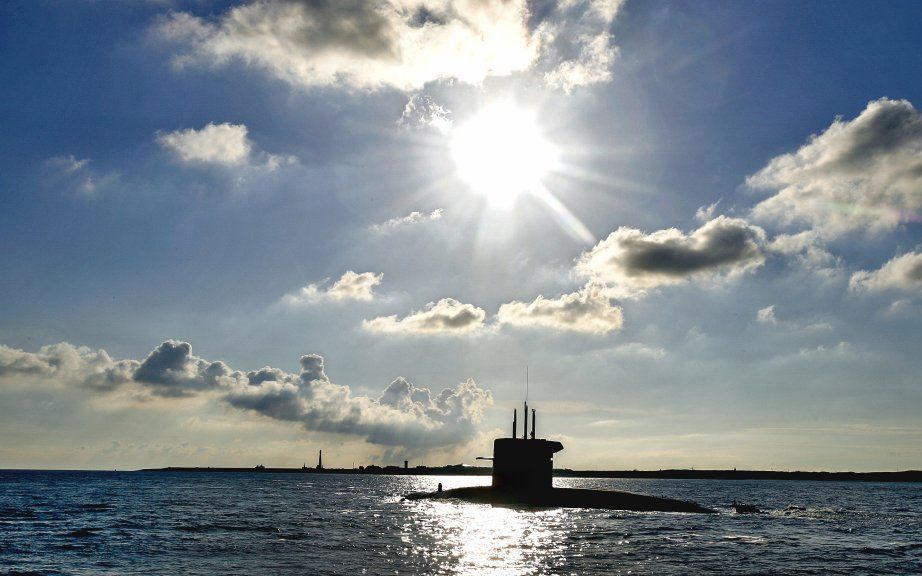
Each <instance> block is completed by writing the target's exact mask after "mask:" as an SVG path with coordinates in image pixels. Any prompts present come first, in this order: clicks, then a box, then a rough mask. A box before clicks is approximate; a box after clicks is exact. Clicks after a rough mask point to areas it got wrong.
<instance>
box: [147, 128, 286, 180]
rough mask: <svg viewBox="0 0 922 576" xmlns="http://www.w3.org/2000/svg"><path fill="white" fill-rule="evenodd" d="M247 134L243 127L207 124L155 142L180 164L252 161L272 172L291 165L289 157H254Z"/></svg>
mask: <svg viewBox="0 0 922 576" xmlns="http://www.w3.org/2000/svg"><path fill="white" fill-rule="evenodd" d="M247 134H248V130H247V127H246V126H244V125H243V124H230V123H228V122H224V123H222V124H214V123H209V124H207V125H206V126H204V127H203V128H201V129H198V130H196V129H194V128H186V129H185V130H176V131H173V132H168V133H166V134H158V135H157V142H158V143H159V144H160V146H162V147H163V148H164V149H166V150H169V151H170V152H171V153H172V154H173V155H174V156H175V157H176V159H177V160H179V161H180V162H182V163H184V164H213V165H219V166H244V165H250V164H251V163H252V162H254V161H256V162H258V163H261V164H262V167H263V168H267V169H269V170H274V169H276V168H278V167H279V166H281V165H283V164H291V163H293V162H294V158H292V157H289V156H279V155H275V154H265V153H261V154H258V155H254V153H253V143H252V142H251V141H250V138H249V136H248V135H247ZM257 156H258V158H257Z"/></svg>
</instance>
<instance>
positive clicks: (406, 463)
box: [403, 434, 534, 470]
mask: <svg viewBox="0 0 922 576" xmlns="http://www.w3.org/2000/svg"><path fill="white" fill-rule="evenodd" d="M532 436H534V434H532ZM409 467H410V461H409V460H404V461H403V469H404V470H406V469H407V468H409Z"/></svg>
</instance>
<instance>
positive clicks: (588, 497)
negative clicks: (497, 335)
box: [404, 402, 716, 514]
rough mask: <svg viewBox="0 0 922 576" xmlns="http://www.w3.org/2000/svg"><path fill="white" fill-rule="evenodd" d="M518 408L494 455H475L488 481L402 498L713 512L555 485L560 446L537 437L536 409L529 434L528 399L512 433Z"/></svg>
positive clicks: (615, 492) (613, 492)
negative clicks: (488, 465)
mask: <svg viewBox="0 0 922 576" xmlns="http://www.w3.org/2000/svg"><path fill="white" fill-rule="evenodd" d="M517 416H518V414H517V410H514V411H513V414H512V436H511V437H509V438H496V439H495V440H493V456H492V457H479V458H478V460H492V461H493V478H492V484H491V485H490V486H467V487H462V488H453V489H450V490H442V485H441V484H439V489H438V490H437V491H435V492H413V493H410V494H407V495H405V496H404V499H405V500H425V499H438V500H443V499H444V500H448V499H454V500H461V501H465V502H474V503H479V504H492V505H497V506H509V507H523V508H594V509H600V510H626V511H635V512H687V513H697V514H715V513H716V510H711V509H710V508H705V507H704V506H701V505H700V504H697V503H695V502H688V501H685V500H675V499H672V498H661V497H657V496H648V495H645V494H634V493H632V492H623V491H619V490H591V489H584V488H556V487H554V454H556V453H557V452H560V451H561V450H563V444H561V443H560V442H557V441H555V440H546V439H543V438H535V417H536V411H535V410H534V409H532V411H531V436H530V437H529V436H528V433H527V429H528V403H527V402H526V403H525V422H524V426H523V427H522V428H523V431H522V437H521V438H519V437H518V436H517V434H516V432H517V430H516V426H517Z"/></svg>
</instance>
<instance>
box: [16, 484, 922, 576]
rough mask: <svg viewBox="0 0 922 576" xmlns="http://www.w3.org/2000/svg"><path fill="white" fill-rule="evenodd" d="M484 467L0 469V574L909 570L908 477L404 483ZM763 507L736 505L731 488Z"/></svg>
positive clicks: (915, 529)
mask: <svg viewBox="0 0 922 576" xmlns="http://www.w3.org/2000/svg"><path fill="white" fill-rule="evenodd" d="M439 482H441V483H442V484H443V485H444V487H445V488H446V489H448V488H453V487H457V486H465V485H474V484H484V483H487V482H489V478H488V477H458V476H451V477H437V476H372V475H351V474H349V475H334V474H273V473H258V472H252V473H194V472H193V473H159V472H158V473H140V472H134V473H132V472H126V473H121V472H18V471H17V472H0V573H10V574H14V573H33V574H308V575H320V574H476V575H480V574H504V575H505V574H697V573H708V574H767V573H775V574H919V573H922V485H918V484H878V483H849V482H800V481H733V480H638V479H630V480H619V479H611V480H609V479H604V480H602V479H579V478H565V479H562V478H559V479H556V480H555V484H556V485H558V486H570V487H580V488H610V489H618V490H629V491H633V492H641V493H645V494H651V495H656V496H668V497H674V498H681V499H687V500H694V501H696V502H699V503H701V504H703V505H705V506H709V507H712V508H715V509H717V510H718V511H719V514H716V515H698V514H676V513H637V512H617V511H606V510H579V509H547V510H518V509H510V508H503V507H492V506H489V505H479V504H467V503H459V502H452V501H416V502H406V501H402V500H401V498H400V496H401V495H402V494H404V493H407V492H411V491H419V490H434V489H435V487H436V485H437V484H438V483H439ZM733 500H739V501H743V502H746V503H751V504H755V505H757V506H758V507H759V508H761V509H762V510H764V512H765V513H763V514H752V515H750V514H736V513H735V512H734V511H733V509H732V507H731V506H730V503H731V502H732V501H733Z"/></svg>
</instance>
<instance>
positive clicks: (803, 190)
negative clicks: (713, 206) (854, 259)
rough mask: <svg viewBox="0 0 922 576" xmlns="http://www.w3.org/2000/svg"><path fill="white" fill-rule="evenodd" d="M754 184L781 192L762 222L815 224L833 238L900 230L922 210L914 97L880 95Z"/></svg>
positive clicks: (920, 133)
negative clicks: (861, 231) (858, 231)
mask: <svg viewBox="0 0 922 576" xmlns="http://www.w3.org/2000/svg"><path fill="white" fill-rule="evenodd" d="M747 184H748V185H749V186H750V187H752V188H755V189H764V190H773V191H776V194H775V195H774V196H772V197H770V198H768V199H766V200H764V201H762V202H761V203H759V204H758V205H757V206H756V207H755V208H754V209H753V211H752V214H753V216H754V217H755V218H757V219H761V220H765V221H771V222H777V223H780V224H783V225H793V224H807V225H809V226H812V227H813V228H814V229H815V230H817V231H818V232H820V233H821V234H822V235H824V236H827V237H835V236H838V235H841V234H844V233H847V232H852V231H856V230H866V231H870V232H877V231H882V230H889V229H892V228H894V227H896V226H897V225H898V224H899V223H900V222H903V221H906V220H912V219H917V218H918V213H919V211H920V209H922V195H920V194H919V190H920V189H922V116H920V114H919V112H918V111H917V110H916V109H915V108H913V106H912V104H911V103H909V102H908V101H906V100H889V99H887V98H882V99H880V100H875V101H873V102H870V103H868V105H867V108H865V109H864V111H863V112H861V114H859V115H858V117H857V118H855V119H853V120H843V119H841V118H836V120H835V121H833V123H832V124H831V125H830V126H829V128H827V129H826V130H825V131H824V132H823V133H822V134H819V135H815V136H812V137H811V138H810V140H809V141H808V142H807V143H806V144H804V145H803V146H802V147H801V148H800V149H799V150H797V151H796V152H792V153H789V154H784V155H782V156H778V157H777V158H774V159H773V160H772V161H771V162H769V163H768V165H767V166H765V167H764V168H762V169H761V170H760V171H758V172H757V173H755V174H753V175H752V176H750V177H749V178H748V179H747Z"/></svg>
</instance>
